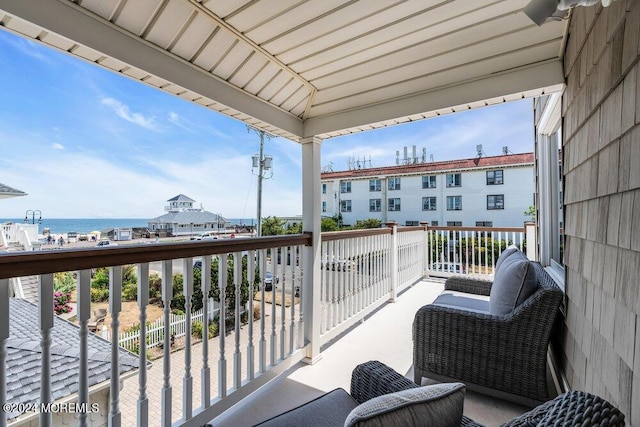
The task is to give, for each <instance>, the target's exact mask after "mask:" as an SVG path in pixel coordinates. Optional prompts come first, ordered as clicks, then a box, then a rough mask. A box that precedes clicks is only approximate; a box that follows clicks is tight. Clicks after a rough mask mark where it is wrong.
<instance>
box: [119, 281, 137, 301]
mask: <svg viewBox="0 0 640 427" xmlns="http://www.w3.org/2000/svg"><path fill="white" fill-rule="evenodd" d="M137 299H138V285H137V284H136V283H131V282H128V283H123V284H122V301H136V300H137Z"/></svg>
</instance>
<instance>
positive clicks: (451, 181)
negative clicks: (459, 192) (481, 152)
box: [447, 173, 462, 187]
mask: <svg viewBox="0 0 640 427" xmlns="http://www.w3.org/2000/svg"><path fill="white" fill-rule="evenodd" d="M461 185H462V174H460V173H448V174H447V187H460V186H461Z"/></svg>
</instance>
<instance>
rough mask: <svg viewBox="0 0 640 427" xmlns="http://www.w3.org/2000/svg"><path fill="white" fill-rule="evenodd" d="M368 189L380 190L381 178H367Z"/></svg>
mask: <svg viewBox="0 0 640 427" xmlns="http://www.w3.org/2000/svg"><path fill="white" fill-rule="evenodd" d="M369 191H382V180H381V179H370V180H369Z"/></svg>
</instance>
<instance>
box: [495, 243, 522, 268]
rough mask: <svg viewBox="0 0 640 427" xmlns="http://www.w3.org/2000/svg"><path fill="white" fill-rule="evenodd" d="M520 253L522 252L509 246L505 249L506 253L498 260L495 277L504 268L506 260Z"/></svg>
mask: <svg viewBox="0 0 640 427" xmlns="http://www.w3.org/2000/svg"><path fill="white" fill-rule="evenodd" d="M518 252H520V251H519V250H518V248H517V247H515V246H509V247H508V248H507V249H505V250H504V252H502V253H501V254H500V257H499V258H498V262H496V269H495V270H494V272H493V274H494V275H495V273H497V272H498V270H499V269H500V267H501V266H502V263H503V262H504V260H505V259H507V258H509V257H510V256H511V255H513V254H515V253H518Z"/></svg>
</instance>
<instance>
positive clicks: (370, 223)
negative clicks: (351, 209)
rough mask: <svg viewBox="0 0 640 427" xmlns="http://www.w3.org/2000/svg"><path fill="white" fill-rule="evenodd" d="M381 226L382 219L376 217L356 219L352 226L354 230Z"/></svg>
mask: <svg viewBox="0 0 640 427" xmlns="http://www.w3.org/2000/svg"><path fill="white" fill-rule="evenodd" d="M381 226H382V221H380V220H379V219H376V218H369V219H363V220H358V221H356V225H354V226H353V228H354V229H356V230H361V229H365V228H380V227H381Z"/></svg>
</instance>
